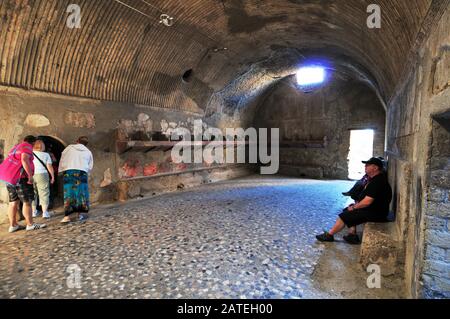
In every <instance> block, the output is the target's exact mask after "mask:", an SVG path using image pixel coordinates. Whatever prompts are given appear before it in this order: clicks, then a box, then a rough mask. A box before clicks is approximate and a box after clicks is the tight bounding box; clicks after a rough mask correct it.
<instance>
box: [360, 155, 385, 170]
mask: <svg viewBox="0 0 450 319" xmlns="http://www.w3.org/2000/svg"><path fill="white" fill-rule="evenodd" d="M362 162H363V163H364V164H373V165H376V166H378V167H379V168H383V167H384V165H383V161H382V160H380V159H379V158H378V157H372V158H371V159H370V160H368V161H362Z"/></svg>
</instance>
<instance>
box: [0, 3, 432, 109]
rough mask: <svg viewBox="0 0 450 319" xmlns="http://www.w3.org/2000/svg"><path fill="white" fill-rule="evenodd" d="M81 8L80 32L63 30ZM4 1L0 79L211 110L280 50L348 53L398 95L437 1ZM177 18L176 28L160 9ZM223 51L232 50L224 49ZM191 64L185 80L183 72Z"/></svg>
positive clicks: (13, 83)
mask: <svg viewBox="0 0 450 319" xmlns="http://www.w3.org/2000/svg"><path fill="white" fill-rule="evenodd" d="M71 3H76V4H78V5H79V6H80V7H81V14H82V16H81V28H80V29H70V28H68V27H67V26H66V20H67V18H68V16H69V13H67V12H66V10H67V7H68V5H69V4H71ZM370 3H373V1H371V0H369V1H363V0H335V1H331V0H315V1H313V0H310V1H306V0H222V1H219V0H187V1H181V0H162V1H161V0H157V1H153V0H147V1H143V0H121V1H118V0H34V1H33V0H1V1H0V17H1V20H0V58H1V68H0V83H1V84H2V85H8V86H17V87H23V88H28V89H36V90H42V91H48V92H53V93H60V94H66V95H73V96H82V97H90V98H95V99H103V100H114V101H124V102H132V103H139V104H145V105H152V106H157V107H167V108H176V109H181V110H200V109H203V108H205V106H206V104H207V102H208V100H209V98H210V96H211V94H212V93H213V92H215V91H218V90H221V89H222V88H223V87H225V86H226V84H227V83H229V82H230V81H232V80H233V78H236V77H237V76H238V75H239V74H242V72H245V70H246V69H247V68H248V67H249V66H250V65H251V64H253V63H257V62H258V61H261V60H263V59H265V58H267V57H269V56H271V55H273V54H274V52H275V53H276V51H277V50H280V49H283V48H296V49H300V50H305V49H306V50H310V49H312V50H316V51H317V52H320V53H321V54H322V55H329V56H330V57H332V56H344V57H346V58H347V59H348V60H349V61H353V62H354V63H355V64H356V63H357V64H359V65H362V66H363V67H364V68H365V69H367V70H368V72H369V73H370V76H372V77H373V78H375V79H376V81H377V82H378V83H379V85H380V86H381V87H382V88H383V94H384V97H385V98H387V97H388V96H389V94H390V93H392V88H393V86H394V85H395V84H396V82H397V81H398V79H399V76H400V75H401V72H402V70H403V68H404V66H405V61H406V59H405V57H406V56H407V53H408V52H409V51H410V49H411V47H412V46H413V45H414V42H415V40H416V37H417V35H418V32H419V30H420V28H421V25H422V23H423V21H424V18H425V16H426V15H427V12H428V11H429V9H430V5H431V0H378V1H376V3H378V4H379V5H380V7H381V9H382V28H381V29H372V30H369V29H368V28H367V25H366V20H367V17H368V15H369V14H368V13H367V6H368V5H369V4H370ZM163 13H166V14H168V15H170V16H172V17H174V20H173V21H174V25H173V26H171V27H167V26H164V25H163V24H161V23H159V20H160V19H159V17H160V15H161V14H163ZM224 47H226V48H227V50H223V48H224ZM188 69H193V77H192V80H191V81H189V83H185V82H183V81H182V79H181V77H182V75H183V73H184V72H185V71H186V70H188Z"/></svg>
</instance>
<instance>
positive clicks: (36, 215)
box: [33, 210, 39, 218]
mask: <svg viewBox="0 0 450 319" xmlns="http://www.w3.org/2000/svg"><path fill="white" fill-rule="evenodd" d="M38 216H39V211H38V210H35V211H34V212H33V218H36V217H38Z"/></svg>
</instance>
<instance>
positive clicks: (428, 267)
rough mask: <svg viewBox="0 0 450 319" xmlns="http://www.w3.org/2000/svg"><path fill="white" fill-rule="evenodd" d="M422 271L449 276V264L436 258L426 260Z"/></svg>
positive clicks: (439, 275) (437, 275)
mask: <svg viewBox="0 0 450 319" xmlns="http://www.w3.org/2000/svg"><path fill="white" fill-rule="evenodd" d="M423 272H424V273H425V274H429V275H433V276H436V277H444V278H450V267H449V264H448V263H445V262H442V261H438V260H426V261H425V263H424V269H423Z"/></svg>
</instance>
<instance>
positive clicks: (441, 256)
mask: <svg viewBox="0 0 450 319" xmlns="http://www.w3.org/2000/svg"><path fill="white" fill-rule="evenodd" d="M425 250H426V254H425V259H428V260H440V261H446V257H447V256H446V250H445V249H444V248H440V247H435V246H430V245H426V247H425Z"/></svg>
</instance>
